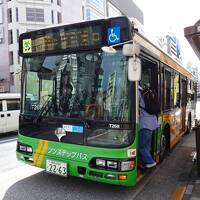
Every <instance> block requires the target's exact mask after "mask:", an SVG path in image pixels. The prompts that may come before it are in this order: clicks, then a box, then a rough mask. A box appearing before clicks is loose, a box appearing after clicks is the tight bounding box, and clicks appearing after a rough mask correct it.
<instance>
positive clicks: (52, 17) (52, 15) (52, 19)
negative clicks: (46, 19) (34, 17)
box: [51, 10, 54, 24]
mask: <svg viewBox="0 0 200 200" xmlns="http://www.w3.org/2000/svg"><path fill="white" fill-rule="evenodd" d="M51 22H52V24H54V12H53V10H52V11H51Z"/></svg>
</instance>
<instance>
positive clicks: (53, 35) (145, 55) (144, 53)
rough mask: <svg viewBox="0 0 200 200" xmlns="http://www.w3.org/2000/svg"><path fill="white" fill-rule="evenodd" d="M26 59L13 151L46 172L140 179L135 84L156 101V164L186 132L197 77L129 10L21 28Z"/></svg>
mask: <svg viewBox="0 0 200 200" xmlns="http://www.w3.org/2000/svg"><path fill="white" fill-rule="evenodd" d="M19 54H20V56H21V57H22V58H23V65H22V75H21V80H22V82H21V83H22V89H21V99H22V100H21V113H20V127H19V134H18V142H17V152H16V154H17V158H18V160H21V161H23V162H25V163H27V164H30V165H32V166H37V167H39V168H43V169H45V170H46V172H48V173H51V174H56V175H60V176H64V177H67V176H75V177H80V178H83V179H87V180H93V181H98V182H102V183H110V184H115V185H122V186H134V185H136V183H137V182H138V181H139V180H140V179H141V176H142V173H143V172H141V170H140V169H139V166H138V162H139V159H138V123H139V122H138V114H139V113H138V110H139V108H138V85H139V81H140V83H141V85H143V86H148V87H151V88H154V90H155V91H156V92H157V94H158V98H159V100H160V110H161V112H160V113H159V114H158V116H157V117H158V122H159V125H160V126H159V128H158V129H157V130H156V131H154V134H153V140H152V151H151V152H152V155H153V157H154V159H155V160H156V162H157V163H159V162H161V161H162V160H163V158H164V157H165V155H166V153H167V152H168V151H169V150H170V149H171V148H172V147H173V146H174V145H175V144H176V143H177V142H178V141H179V140H180V139H181V137H182V136H183V135H184V134H185V133H186V132H188V133H189V131H190V129H191V127H192V123H193V120H194V117H195V95H196V93H195V87H196V80H195V77H194V76H193V75H192V74H191V73H189V72H188V71H187V70H186V69H185V68H183V67H182V66H181V64H179V63H178V62H177V61H175V60H173V59H172V58H171V57H170V56H168V55H167V54H165V53H164V52H163V51H161V50H160V49H159V48H158V47H156V46H155V45H153V44H152V43H151V42H150V41H149V40H148V39H146V38H145V37H144V36H143V35H142V34H140V33H139V32H138V29H137V28H136V27H135V26H134V23H133V21H132V20H131V19H128V18H127V17H126V16H121V17H115V18H108V19H100V20H94V21H87V22H81V23H76V24H71V25H62V26H58V27H51V28H45V29H41V30H36V31H33V32H27V33H23V34H22V35H20V38H19Z"/></svg>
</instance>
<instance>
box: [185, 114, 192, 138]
mask: <svg viewBox="0 0 200 200" xmlns="http://www.w3.org/2000/svg"><path fill="white" fill-rule="evenodd" d="M191 128H192V120H191V113H190V114H189V115H188V121H187V129H186V132H185V134H189V133H190V131H191Z"/></svg>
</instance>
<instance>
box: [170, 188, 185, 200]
mask: <svg viewBox="0 0 200 200" xmlns="http://www.w3.org/2000/svg"><path fill="white" fill-rule="evenodd" d="M185 190H186V187H183V186H178V187H177V188H176V190H175V191H174V193H173V194H172V196H171V198H170V200H181V199H183V196H184V193H185Z"/></svg>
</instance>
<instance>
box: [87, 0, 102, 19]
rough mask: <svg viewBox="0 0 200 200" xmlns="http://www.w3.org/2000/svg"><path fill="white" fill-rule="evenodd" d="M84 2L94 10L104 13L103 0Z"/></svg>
mask: <svg viewBox="0 0 200 200" xmlns="http://www.w3.org/2000/svg"><path fill="white" fill-rule="evenodd" d="M86 3H87V4H88V5H91V6H93V7H94V8H95V9H96V10H98V11H99V12H101V13H102V14H103V15H104V8H105V5H104V0H87V1H86Z"/></svg>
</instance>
